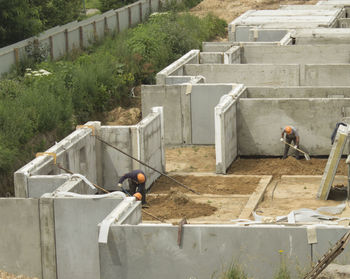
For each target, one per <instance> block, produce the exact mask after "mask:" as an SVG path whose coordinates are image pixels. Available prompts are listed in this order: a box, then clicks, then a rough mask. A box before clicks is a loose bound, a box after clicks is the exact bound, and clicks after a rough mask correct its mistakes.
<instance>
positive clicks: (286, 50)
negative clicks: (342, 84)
mask: <svg viewBox="0 0 350 279" xmlns="http://www.w3.org/2000/svg"><path fill="white" fill-rule="evenodd" d="M241 59H242V60H241V61H242V63H247V64H249V63H251V64H269V63H272V64H326V63H329V64H337V63H344V64H345V63H350V46H349V45H345V44H343V45H319V46H317V45H291V46H244V47H243V50H242V58H241Z"/></svg>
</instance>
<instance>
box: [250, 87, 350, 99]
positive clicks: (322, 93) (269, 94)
mask: <svg viewBox="0 0 350 279" xmlns="http://www.w3.org/2000/svg"><path fill="white" fill-rule="evenodd" d="M246 96H247V98H350V87H333V86H326V87H300V86H295V87H252V86H250V87H248V88H247V95H246Z"/></svg>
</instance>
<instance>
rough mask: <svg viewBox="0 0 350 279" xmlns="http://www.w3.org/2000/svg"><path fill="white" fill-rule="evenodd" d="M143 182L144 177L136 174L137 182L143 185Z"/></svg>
mask: <svg viewBox="0 0 350 279" xmlns="http://www.w3.org/2000/svg"><path fill="white" fill-rule="evenodd" d="M145 180H146V177H145V175H144V174H143V173H138V174H137V181H138V182H139V183H143V182H145Z"/></svg>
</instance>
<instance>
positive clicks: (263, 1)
mask: <svg viewBox="0 0 350 279" xmlns="http://www.w3.org/2000/svg"><path fill="white" fill-rule="evenodd" d="M317 2H318V0H310V1H288V0H287V1H276V0H203V1H202V2H201V3H200V4H199V5H197V6H196V7H194V8H193V9H192V10H191V13H192V14H194V15H197V16H205V15H207V14H208V12H211V13H213V14H214V15H216V16H218V17H220V18H222V19H224V20H225V21H226V22H227V23H230V22H231V21H233V20H234V19H235V18H236V17H238V16H240V15H241V14H243V13H244V12H246V11H248V10H273V9H278V8H279V6H280V5H305V4H306V5H314V4H315V3H317Z"/></svg>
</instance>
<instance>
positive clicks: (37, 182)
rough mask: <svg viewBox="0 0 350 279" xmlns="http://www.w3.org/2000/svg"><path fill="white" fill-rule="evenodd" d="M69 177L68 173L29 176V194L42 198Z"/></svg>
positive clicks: (32, 196)
mask: <svg viewBox="0 0 350 279" xmlns="http://www.w3.org/2000/svg"><path fill="white" fill-rule="evenodd" d="M68 179H69V176H67V175H64V174H63V175H33V176H30V177H28V196H29V197H31V198H40V197H41V196H42V195H43V194H45V193H51V192H53V191H54V190H56V189H57V188H58V187H59V186H60V185H62V184H63V183H64V182H66V181H67V180H68Z"/></svg>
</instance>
